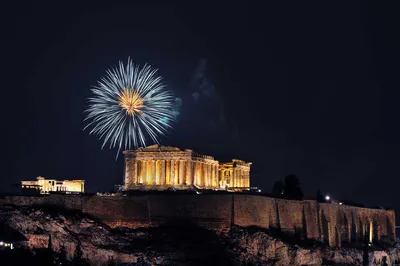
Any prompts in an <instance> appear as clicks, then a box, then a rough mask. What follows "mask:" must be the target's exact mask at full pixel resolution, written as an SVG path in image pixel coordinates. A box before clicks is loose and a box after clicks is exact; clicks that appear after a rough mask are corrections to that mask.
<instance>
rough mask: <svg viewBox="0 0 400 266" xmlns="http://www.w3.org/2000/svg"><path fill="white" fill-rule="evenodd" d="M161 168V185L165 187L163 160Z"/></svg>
mask: <svg viewBox="0 0 400 266" xmlns="http://www.w3.org/2000/svg"><path fill="white" fill-rule="evenodd" d="M160 167H161V169H160V174H161V176H160V185H165V160H161V162H160Z"/></svg>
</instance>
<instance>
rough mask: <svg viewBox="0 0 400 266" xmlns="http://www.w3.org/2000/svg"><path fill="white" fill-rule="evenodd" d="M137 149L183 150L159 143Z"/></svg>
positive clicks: (151, 150) (152, 150) (150, 150)
mask: <svg viewBox="0 0 400 266" xmlns="http://www.w3.org/2000/svg"><path fill="white" fill-rule="evenodd" d="M136 151H144V152H146V151H148V152H155V151H182V150H181V149H179V148H177V147H170V146H160V145H158V144H154V145H150V146H147V147H144V148H139V149H137V150H136Z"/></svg>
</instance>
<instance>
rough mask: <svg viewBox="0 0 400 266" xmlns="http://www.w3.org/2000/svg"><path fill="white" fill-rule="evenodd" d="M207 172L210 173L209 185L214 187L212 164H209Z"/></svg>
mask: <svg viewBox="0 0 400 266" xmlns="http://www.w3.org/2000/svg"><path fill="white" fill-rule="evenodd" d="M207 174H208V186H210V187H212V186H213V180H212V173H211V164H207Z"/></svg>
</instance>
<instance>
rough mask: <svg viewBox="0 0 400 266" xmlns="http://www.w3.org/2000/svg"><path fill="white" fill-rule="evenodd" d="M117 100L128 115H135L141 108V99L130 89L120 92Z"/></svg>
mask: <svg viewBox="0 0 400 266" xmlns="http://www.w3.org/2000/svg"><path fill="white" fill-rule="evenodd" d="M118 100H119V106H121V107H122V108H123V109H125V110H126V112H127V113H128V115H135V114H136V113H139V112H140V110H141V109H142V108H143V99H142V98H141V97H140V96H139V93H138V92H137V91H136V90H135V91H134V90H133V89H131V88H127V89H125V90H124V91H122V92H121V96H120V97H119V99H118Z"/></svg>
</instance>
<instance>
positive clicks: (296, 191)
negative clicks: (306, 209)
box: [284, 175, 303, 200]
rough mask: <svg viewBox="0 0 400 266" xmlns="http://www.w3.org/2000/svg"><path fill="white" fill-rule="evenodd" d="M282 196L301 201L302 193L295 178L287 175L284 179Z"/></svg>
mask: <svg viewBox="0 0 400 266" xmlns="http://www.w3.org/2000/svg"><path fill="white" fill-rule="evenodd" d="M284 195H285V198H287V199H294V200H302V199H303V192H302V191H301V188H300V182H299V179H298V178H297V176H295V175H288V176H286V177H285V186H284Z"/></svg>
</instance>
